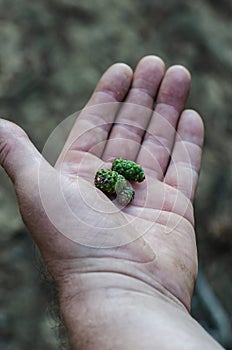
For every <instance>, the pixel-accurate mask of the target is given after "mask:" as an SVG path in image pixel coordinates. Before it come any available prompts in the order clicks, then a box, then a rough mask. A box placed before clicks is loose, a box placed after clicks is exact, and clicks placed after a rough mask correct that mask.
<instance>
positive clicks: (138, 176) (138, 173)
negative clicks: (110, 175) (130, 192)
mask: <svg viewBox="0 0 232 350" xmlns="http://www.w3.org/2000/svg"><path fill="white" fill-rule="evenodd" d="M111 169H112V170H113V171H116V172H117V173H119V174H121V175H122V176H124V177H125V178H126V179H127V180H130V181H131V180H132V181H137V182H142V181H143V180H144V179H145V174H144V170H143V169H142V167H141V166H140V165H138V164H136V163H135V162H132V161H131V160H126V159H123V158H116V159H115V160H114V162H113V164H112V168H111Z"/></svg>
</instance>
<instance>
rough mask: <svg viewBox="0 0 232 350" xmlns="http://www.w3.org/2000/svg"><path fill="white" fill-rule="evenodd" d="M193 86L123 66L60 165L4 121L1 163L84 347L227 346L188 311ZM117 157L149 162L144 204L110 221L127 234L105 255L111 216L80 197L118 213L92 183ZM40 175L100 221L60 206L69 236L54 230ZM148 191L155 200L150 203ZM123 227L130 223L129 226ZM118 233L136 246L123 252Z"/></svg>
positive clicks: (179, 75) (197, 148) (172, 71)
mask: <svg viewBox="0 0 232 350" xmlns="http://www.w3.org/2000/svg"><path fill="white" fill-rule="evenodd" d="M190 81H191V77H190V73H189V72H188V71H187V70H186V69H185V68H184V67H182V66H172V67H171V68H169V69H167V70H166V69H165V66H164V63H163V61H162V60H161V59H160V58H158V57H156V56H146V57H144V58H143V59H141V60H140V61H139V63H138V65H137V67H136V69H135V70H134V72H133V71H132V69H131V68H130V67H128V66H127V65H125V64H121V63H119V64H115V65H113V66H111V67H110V68H109V69H108V70H107V71H106V72H105V74H104V75H103V76H102V78H101V79H100V81H99V83H98V84H97V87H96V89H95V91H94V93H93V95H92V96H91V98H90V100H89V102H88V104H87V106H86V108H85V109H84V110H83V111H82V113H81V115H80V117H79V118H78V119H77V121H76V123H75V125H74V126H73V129H72V131H71V134H70V136H69V138H68V140H67V142H66V144H65V146H64V149H63V151H62V152H61V154H60V156H59V158H58V160H57V163H56V165H55V167H54V168H53V167H52V166H50V165H49V164H48V163H47V162H46V161H45V160H44V159H43V157H42V156H41V155H40V153H39V152H38V151H37V149H36V148H35V147H34V145H33V144H32V143H31V141H30V140H29V138H28V136H27V135H26V134H25V132H24V131H23V130H22V129H21V128H19V127H18V126H17V125H15V124H13V123H10V122H8V121H6V120H3V119H1V121H0V161H1V165H2V166H3V167H4V169H5V170H6V172H7V173H8V175H9V176H10V178H11V180H12V182H13V184H14V187H15V191H16V194H17V197H18V202H19V207H20V211H21V214H22V217H23V220H24V222H25V224H26V226H27V227H28V229H29V231H30V233H31V235H32V238H33V239H34V240H35V242H36V244H37V245H38V247H39V249H40V251H41V254H42V256H43V258H44V261H45V263H46V265H47V268H48V270H49V271H50V273H51V275H52V276H53V278H54V280H55V282H56V284H57V287H58V289H59V295H60V297H59V300H60V308H61V313H62V316H63V319H64V323H65V326H66V328H67V333H68V336H69V340H70V344H71V346H72V349H74V350H76V349H84V350H90V349H95V350H98V349H99V350H100V349H101V350H109V349H114V350H121V349H124V350H127V349H134V350H137V349H154V350H155V349H164V350H165V349H172V350H173V349H178V350H180V349H185V350H190V349H205V350H208V349H210V350H213V349H215V350H216V349H222V347H221V346H220V345H219V344H218V343H216V342H215V341H214V340H213V339H212V338H211V337H210V336H209V335H208V334H207V333H206V332H205V331H204V330H203V329H202V328H201V326H200V325H199V324H198V323H197V322H196V321H194V320H193V319H192V317H191V316H190V314H189V311H190V303H191V297H192V293H193V289H194V283H195V280H196V276H197V251H196V244H195V231H194V212H193V206H192V203H193V199H194V195H195V190H196V185H197V181H198V175H199V170H200V162H201V152H202V145H203V134H204V128H203V123H202V120H201V117H200V116H199V114H198V113H197V112H195V111H194V110H185V109H184V108H185V103H186V100H187V97H188V93H189V90H190ZM115 102H127V103H129V104H127V103H126V104H125V105H124V106H123V105H122V107H121V109H120V110H117V111H116V110H114V108H112V110H111V113H110V112H109V109H108V110H107V113H105V112H104V111H105V109H104V108H103V107H104V105H103V104H106V103H107V104H108V105H105V108H109V107H108V106H109V103H113V105H115V104H114V103H115ZM131 104H133V105H131ZM102 106H103V107H102ZM142 107H145V108H142ZM149 110H150V111H152V110H153V112H152V113H148V112H147V111H149ZM89 111H91V113H89ZM136 111H137V113H136ZM102 123H103V124H104V125H102ZM108 123H109V124H108ZM112 123H113V127H111V126H112ZM170 156H171V159H172V160H171V161H170ZM115 157H124V158H126V159H130V160H134V161H136V162H138V163H140V164H141V165H142V166H143V168H144V170H145V174H146V180H145V181H144V182H143V183H142V184H140V185H136V186H135V188H136V197H135V199H134V201H133V202H132V203H131V204H130V205H129V206H128V207H127V208H125V209H123V210H122V211H121V212H115V214H114V215H112V216H111V219H109V220H111V222H110V223H109V222H107V223H106V226H107V225H108V226H107V227H109V226H110V227H111V228H112V227H113V226H114V225H115V227H117V230H116V231H117V232H116V233H117V234H116V235H115V236H111V237H113V238H112V242H111V243H113V244H112V246H113V247H112V248H109V247H108V248H106V247H104V246H103V242H105V241H104V237H105V235H107V234H108V235H111V230H110V229H104V228H103V225H104V223H105V216H104V214H101V215H99V214H97V213H96V211H94V210H91V208H90V207H89V206H87V205H86V204H85V203H84V202H83V196H81V195H80V193H85V194H86V196H87V197H88V198H89V200H90V202H91V203H100V204H99V206H101V205H102V207H104V208H105V209H106V210H111V209H112V210H113V209H114V208H115V205H114V203H113V202H112V201H111V199H109V198H107V197H106V196H105V195H103V194H102V193H100V191H98V190H96V189H95V187H94V183H93V178H94V174H95V172H96V171H97V170H98V168H99V166H101V165H102V164H104V162H105V165H106V166H109V164H110V162H112V160H113V159H114V158H115ZM39 169H40V179H41V181H42V184H43V185H42V186H44V189H45V192H46V193H47V195H48V197H47V198H48V199H51V201H52V198H54V195H55V190H54V188H53V185H52V184H54V183H56V181H57V179H58V178H60V173H61V182H62V186H63V191H64V193H65V196H66V197H67V198H69V205H70V206H71V207H72V208H73V210H74V212H76V213H77V215H79V216H80V217H82V218H86V221H88V220H90V219H89V218H91V225H88V226H87V225H85V224H83V225H80V226H75V223H74V222H72V220H71V221H70V220H68V218H67V217H66V216H65V215H64V208H62V205H61V204H59V203H57V202H55V204H54V205H55V210H56V213H55V214H56V215H57V217H58V218H59V227H64V229H65V228H66V229H67V232H62V233H61V232H60V230H59V229H58V228H57V226H56V225H55V223H54V222H53V223H51V220H50V218H49V216H48V215H47V212H46V210H45V209H44V206H43V205H42V202H41V197H40V196H41V193H40V188H39V186H40V184H39V183H38V171H39ZM41 169H42V170H41ZM76 175H78V177H77V176H76ZM77 182H78V188H79V189H80V192H78V191H77V192H78V193H77V192H75V191H76V190H75V189H74V188H76V187H74V186H76V183H77ZM146 186H148V187H149V191H148V192H149V193H148V195H147V197H146V199H147V200H146V201H144V193H145V192H146ZM53 190H54V192H53ZM73 192H75V196H73ZM161 199H162V200H161ZM157 213H159V215H156V214H157ZM132 218H137V219H136V221H133V220H131V219H132ZM122 220H124V221H130V224H128V225H126V226H123V225H121V223H122ZM124 221H123V222H124ZM99 222H100V223H101V225H99ZM99 227H102V229H100V228H99ZM147 228H148V229H147ZM70 232H72V233H73V232H74V234H75V237H74V236H72V239H69V238H70V237H69V238H67V237H66V236H67V235H69V233H70ZM143 232H145V233H144V234H143ZM165 232H169V233H168V234H167V233H165ZM140 233H142V234H140ZM66 234H67V235H66ZM119 236H120V237H122V239H125V240H126V241H127V244H118V241H117V239H118V238H117V237H119ZM83 237H90V238H91V242H92V244H91V246H92V247H91V246H86V245H83V244H80V243H78V242H76V241H81V239H82V238H83ZM79 238H80V240H79ZM114 240H115V241H114ZM124 243H125V242H124Z"/></svg>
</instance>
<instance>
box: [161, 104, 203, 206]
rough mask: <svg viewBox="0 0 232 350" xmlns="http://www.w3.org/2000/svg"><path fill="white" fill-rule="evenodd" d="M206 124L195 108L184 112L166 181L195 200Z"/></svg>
mask: <svg viewBox="0 0 232 350" xmlns="http://www.w3.org/2000/svg"><path fill="white" fill-rule="evenodd" d="M203 139H204V126H203V122H202V119H201V117H200V116H199V114H198V113H197V112H195V111H193V110H186V111H184V112H183V113H182V115H181V118H180V121H179V125H178V129H177V133H176V139H175V145H174V148H173V153H172V157H171V162H170V164H169V166H168V169H167V173H166V175H165V178H164V182H165V183H167V184H169V185H170V186H172V187H175V188H177V189H179V190H180V191H181V192H182V193H184V194H185V196H186V197H187V198H189V199H190V200H191V201H193V198H194V195H195V191H196V186H197V181H198V177H199V171H200V166H201V155H202V145H203Z"/></svg>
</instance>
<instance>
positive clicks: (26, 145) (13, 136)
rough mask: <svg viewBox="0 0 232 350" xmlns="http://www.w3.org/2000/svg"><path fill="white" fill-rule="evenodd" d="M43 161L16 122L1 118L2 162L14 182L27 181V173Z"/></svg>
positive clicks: (0, 146) (0, 147) (0, 161)
mask: <svg viewBox="0 0 232 350" xmlns="http://www.w3.org/2000/svg"><path fill="white" fill-rule="evenodd" d="M41 161H42V162H44V163H46V161H45V160H44V159H43V158H42V156H41V154H40V153H39V152H38V150H37V149H36V148H35V146H34V145H33V144H32V143H31V141H30V140H29V138H28V136H27V134H26V133H25V132H24V131H23V130H22V129H21V128H20V127H19V126H17V125H16V124H13V123H11V122H9V121H6V120H3V119H0V164H1V166H2V167H3V168H4V169H5V171H6V172H7V174H8V175H9V177H10V178H11V180H12V182H13V183H14V184H18V183H23V182H25V183H26V182H27V180H26V179H27V178H28V176H27V174H28V173H29V172H30V171H31V169H38V168H39V166H40V165H41ZM47 166H49V165H47ZM36 180H37V179H35V181H36Z"/></svg>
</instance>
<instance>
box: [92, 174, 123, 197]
mask: <svg viewBox="0 0 232 350" xmlns="http://www.w3.org/2000/svg"><path fill="white" fill-rule="evenodd" d="M94 183H95V186H96V187H97V188H98V189H99V190H101V191H102V192H104V193H106V194H115V193H116V192H117V193H118V192H120V191H122V190H123V189H124V187H125V185H126V179H125V178H124V177H123V176H122V175H120V174H118V173H117V172H116V171H113V170H110V169H101V170H99V171H98V172H97V173H96V175H95V179H94Z"/></svg>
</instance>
